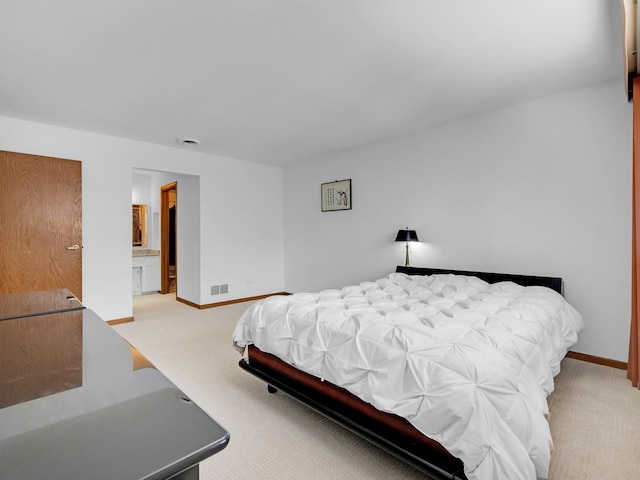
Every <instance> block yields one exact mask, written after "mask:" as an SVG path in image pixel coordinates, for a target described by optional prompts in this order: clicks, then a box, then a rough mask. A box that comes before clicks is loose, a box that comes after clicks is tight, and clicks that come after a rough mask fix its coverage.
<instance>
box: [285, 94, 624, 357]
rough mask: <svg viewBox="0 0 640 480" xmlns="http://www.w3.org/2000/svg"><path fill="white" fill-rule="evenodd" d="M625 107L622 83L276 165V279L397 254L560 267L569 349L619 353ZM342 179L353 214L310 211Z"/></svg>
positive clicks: (345, 273)
mask: <svg viewBox="0 0 640 480" xmlns="http://www.w3.org/2000/svg"><path fill="white" fill-rule="evenodd" d="M631 141H632V106H631V105H630V104H628V103H627V102H626V100H625V96H624V87H623V85H622V81H619V82H608V83H605V84H601V85H597V86H594V87H592V88H586V89H581V90H576V91H572V92H569V93H566V94H563V95H558V96H554V97H550V98H546V99H543V100H539V101H535V102H531V103H526V104H522V105H518V106H514V107H512V108H508V109H505V110H501V111H498V112H493V113H489V114H486V115H482V116H478V117H475V118H470V119H466V120H464V121H459V122H455V123H451V124H448V125H445V126H442V127H439V128H434V129H432V130H429V131H425V132H421V133H417V134H414V135H411V136H407V137H404V138H401V139H395V140H392V141H387V142H383V143H379V144H376V145H370V146H368V147H365V148H360V149H356V150H352V151H349V152H345V153H342V154H340V155H335V156H333V157H330V158H325V159H321V160H320V161H314V162H311V163H306V164H300V165H296V166H291V167H287V168H286V169H285V251H286V258H285V279H286V282H285V288H286V289H287V290H288V291H300V290H317V289H321V288H331V287H338V286H342V285H345V284H350V283H357V282H360V281H362V280H365V279H372V278H379V277H381V276H383V275H385V274H387V273H389V272H391V271H393V270H394V268H395V266H396V265H397V264H403V263H404V256H403V244H400V243H395V242H394V241H393V240H394V238H395V233H396V232H397V230H398V229H400V228H404V227H405V226H409V227H410V228H412V229H415V230H417V233H418V236H419V238H420V240H421V241H422V242H421V243H420V244H417V245H414V246H413V247H412V262H411V263H412V264H413V265H417V266H431V267H442V268H447V267H448V268H457V269H469V270H482V271H495V272H506V273H520V274H532V275H549V276H561V277H563V278H564V280H565V296H566V298H567V299H568V301H569V302H570V303H572V304H573V305H574V306H575V307H576V308H578V310H580V311H581V313H582V314H583V316H584V318H585V322H586V328H585V330H584V332H583V333H582V335H581V339H580V343H579V344H578V345H577V346H576V347H574V349H573V350H574V351H579V352H583V353H588V354H591V355H597V356H602V357H606V358H612V359H617V360H622V361H626V359H627V349H628V336H629V319H630V270H631V267H630V248H631V247H630V245H631V240H630V232H631ZM344 178H351V179H352V187H353V210H350V211H339V212H325V213H322V212H321V211H320V184H321V183H323V182H327V181H332V180H340V179H344Z"/></svg>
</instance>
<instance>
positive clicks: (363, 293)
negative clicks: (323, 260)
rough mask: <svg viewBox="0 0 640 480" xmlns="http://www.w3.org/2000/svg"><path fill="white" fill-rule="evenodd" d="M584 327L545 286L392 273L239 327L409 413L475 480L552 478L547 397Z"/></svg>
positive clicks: (308, 297)
mask: <svg viewBox="0 0 640 480" xmlns="http://www.w3.org/2000/svg"><path fill="white" fill-rule="evenodd" d="M582 328H583V321H582V317H581V316H580V314H579V313H578V312H577V311H576V310H575V309H574V308H573V307H572V306H571V305H570V304H569V303H567V302H566V301H565V299H564V298H563V297H562V296H561V295H559V294H558V293H556V292H554V291H553V290H550V289H548V288H546V287H522V286H519V285H516V284H514V283H511V282H501V283H495V284H488V283H487V282H485V281H483V280H480V279H478V278H476V277H471V276H460V275H430V276H412V275H405V274H402V273H393V274H390V275H387V276H386V277H384V278H381V279H379V280H377V281H372V282H363V283H361V284H359V285H353V286H348V287H345V288H342V289H335V290H324V291H321V292H316V293H298V294H295V295H291V296H275V297H269V298H267V299H264V300H261V301H259V302H256V303H255V304H253V305H252V306H251V307H250V308H249V309H248V310H247V311H246V312H245V313H244V315H243V316H242V317H241V318H240V320H239V322H238V324H237V326H236V329H235V331H234V334H233V340H234V344H235V346H236V347H237V348H239V349H241V350H242V349H243V348H244V347H246V346H247V345H249V344H254V345H255V346H256V347H258V348H259V349H260V350H262V351H264V352H268V353H271V354H273V355H275V356H277V357H278V358H280V359H282V360H283V361H285V362H287V363H289V364H291V365H293V366H295V367H296V368H298V369H300V370H302V371H304V372H307V373H309V374H311V375H314V376H316V377H318V378H320V379H322V380H326V381H329V382H331V383H333V384H335V385H338V386H340V387H343V388H345V389H346V390H348V391H349V392H351V393H352V394H354V395H356V396H357V397H359V398H360V399H362V400H363V401H365V402H368V403H370V404H372V405H373V406H374V407H376V408H377V409H379V410H381V411H383V412H388V413H393V414H396V415H399V416H401V417H403V418H405V419H407V420H408V421H409V422H410V423H411V424H412V425H414V426H415V427H416V428H417V429H418V430H419V431H421V432H422V433H424V434H425V435H426V436H428V437H430V438H432V439H434V440H436V441H438V442H439V443H440V444H442V445H443V446H444V447H445V448H446V449H447V450H448V451H449V452H451V453H452V454H453V455H454V456H456V457H458V458H460V459H461V460H462V461H463V462H464V465H465V474H466V476H467V477H468V478H469V480H476V479H477V480H480V479H488V478H490V479H495V480H497V479H509V480H519V479H523V480H535V479H536V478H538V477H539V478H546V476H547V474H548V468H549V461H550V454H551V450H552V447H553V442H552V439H551V434H550V430H549V424H548V421H547V416H548V413H549V411H548V407H547V401H546V397H547V396H548V395H549V394H550V393H551V392H552V391H553V377H554V376H555V375H557V373H558V372H559V371H560V362H561V360H562V358H563V357H564V356H565V354H566V353H567V351H568V349H569V348H570V347H571V346H572V345H574V344H575V343H576V342H577V338H578V333H579V332H580V330H581V329H582Z"/></svg>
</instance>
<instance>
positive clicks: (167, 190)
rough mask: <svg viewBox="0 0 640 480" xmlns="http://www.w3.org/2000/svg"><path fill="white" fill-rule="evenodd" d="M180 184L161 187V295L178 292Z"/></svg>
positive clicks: (175, 183) (173, 183) (174, 183)
mask: <svg viewBox="0 0 640 480" xmlns="http://www.w3.org/2000/svg"><path fill="white" fill-rule="evenodd" d="M177 222H178V182H172V183H169V184H167V185H163V186H162V187H160V238H161V241H160V278H161V281H160V293H176V292H177V291H178V256H177V252H178V248H177V228H178V223H177Z"/></svg>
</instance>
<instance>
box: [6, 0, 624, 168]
mask: <svg viewBox="0 0 640 480" xmlns="http://www.w3.org/2000/svg"><path fill="white" fill-rule="evenodd" d="M619 3H620V2H619V0H456V1H452V0H109V1H102V2H97V1H91V0H56V1H51V0H1V2H0V115H1V116H7V117H14V118H20V119H25V120H33V121H37V122H43V123H48V124H54V125H60V126H66V127H71V128H76V129H81V130H88V131H93V132H99V133H105V134H109V135H115V136H120V137H126V138H132V139H138V140H143V141H147V142H152V143H158V144H164V145H170V146H174V147H176V148H191V149H195V150H199V151H203V152H208V153H214V154H219V155H225V156H229V157H234V158H239V159H245V160H250V161H254V162H261V163H269V164H274V165H287V164H290V163H294V162H298V161H306V160H310V159H313V158H317V157H320V156H324V155H328V154H331V153H335V152H338V151H342V150H345V149H350V148H354V147H358V146H361V145H365V144H368V143H373V142H377V141H380V140H384V139H388V138H392V137H395V136H398V135H403V134H406V133H411V132H414V131H417V130H420V129H424V128H428V127H430V126H433V125H436V124H441V123H445V122H449V121H452V120H455V119H459V118H462V117H467V116H471V115H476V114H479V113H482V112H487V111H491V110H495V109H499V108H503V107H505V106H508V105H512V104H516V103H521V102H525V101H528V100H531V99H535V98H540V97H544V96H548V95H552V94H554V93H558V92H562V91H566V90H570V89H574V88H579V87H582V86H586V85H590V84H594V83H599V82H602V81H605V80H609V79H612V78H621V79H622V76H623V75H622V72H623V65H622V63H623V62H622V61H623V50H622V33H621V23H622V21H621V13H620V5H619ZM620 95H624V86H623V83H622V81H621V86H620ZM178 137H196V138H198V139H200V140H201V141H202V143H201V145H199V146H192V147H179V146H178V145H177V143H176V138H178Z"/></svg>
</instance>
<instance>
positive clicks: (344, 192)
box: [320, 178, 351, 212]
mask: <svg viewBox="0 0 640 480" xmlns="http://www.w3.org/2000/svg"><path fill="white" fill-rule="evenodd" d="M320 190H321V194H322V211H323V212H335V211H336V210H351V179H350V178H349V179H347V180H336V181H335V182H329V183H323V184H322V185H321V186H320Z"/></svg>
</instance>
